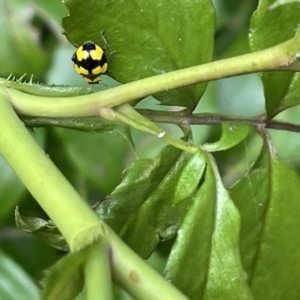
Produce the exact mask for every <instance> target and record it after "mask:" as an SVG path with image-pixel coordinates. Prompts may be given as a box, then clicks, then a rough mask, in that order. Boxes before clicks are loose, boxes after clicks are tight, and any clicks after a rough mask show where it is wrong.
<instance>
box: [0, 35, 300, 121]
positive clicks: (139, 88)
mask: <svg viewBox="0 0 300 300" xmlns="http://www.w3.org/2000/svg"><path fill="white" fill-rule="evenodd" d="M298 31H300V30H298ZM298 31H297V33H296V36H295V37H294V38H292V39H290V40H288V41H286V42H284V43H282V44H279V45H277V46H274V47H271V48H268V49H266V50H262V51H257V52H253V53H249V54H245V55H241V56H238V57H233V58H228V59H224V60H219V61H214V62H210V63H207V64H203V65H200V66H195V67H190V68H186V69H182V70H178V71H173V72H169V73H165V74H161V75H157V76H153V77H149V78H145V79H141V80H138V81H134V82H131V83H127V84H124V85H121V86H118V87H115V88H111V89H108V90H105V91H101V92H97V93H93V94H89V95H82V96H75V97H72V99H71V100H70V99H69V97H45V96H37V95H35V96H34V95H30V94H26V93H22V92H20V91H18V90H15V89H11V88H8V87H7V86H5V81H1V84H0V86H1V87H2V88H3V89H5V90H6V92H7V94H8V95H9V97H10V101H11V103H12V105H13V107H14V109H15V110H16V111H17V112H18V114H19V115H23V116H43V117H88V116H98V115H99V110H100V109H101V108H112V107H114V106H118V105H121V104H124V103H127V102H129V101H131V100H135V99H140V98H144V97H146V96H149V95H153V94H156V93H159V92H163V91H167V90H169V89H175V88H179V87H183V86H188V85H193V84H196V83H201V82H208V81H212V80H216V79H220V78H226V77H231V76H236V75H240V74H248V73H255V72H261V71H271V70H285V69H293V68H296V69H297V68H298V69H299V66H298V65H297V62H296V59H297V57H298V56H299V55H298V54H299V52H300V39H299V37H298V35H300V33H299V32H298ZM183 105H184V103H183Z"/></svg>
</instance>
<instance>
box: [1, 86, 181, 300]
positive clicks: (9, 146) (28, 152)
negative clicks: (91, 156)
mask: <svg viewBox="0 0 300 300" xmlns="http://www.w3.org/2000/svg"><path fill="white" fill-rule="evenodd" d="M0 128H1V130H2V134H1V139H0V153H1V154H2V155H3V157H4V158H5V159H6V161H7V162H8V163H9V164H10V166H11V167H12V169H13V170H14V171H15V173H16V174H17V175H18V176H19V178H20V179H21V180H22V182H23V183H24V185H25V186H26V187H27V189H28V190H29V191H30V192H31V194H32V195H33V197H34V198H35V199H36V200H37V201H38V203H39V204H40V205H41V206H42V208H43V209H44V210H45V212H46V213H47V214H48V215H49V217H50V218H51V219H52V220H53V221H54V223H55V224H56V226H57V227H58V228H59V230H60V231H61V232H62V234H63V235H64V237H65V238H66V240H67V242H68V244H69V246H70V248H71V250H73V251H74V250H76V249H80V248H83V247H84V246H86V245H88V244H92V243H93V242H96V241H100V243H102V242H103V243H104V244H103V247H104V248H103V249H102V250H103V252H102V255H101V253H99V252H98V251H97V250H98V248H97V247H95V250H94V251H95V252H93V253H92V255H91V257H90V259H91V260H90V261H87V262H86V266H85V269H84V272H85V276H86V277H87V281H90V280H91V282H88V286H87V293H88V297H89V298H88V299H96V296H95V294H96V292H95V289H96V287H97V291H98V292H99V288H100V287H101V280H105V282H106V283H107V281H108V276H109V275H108V252H107V251H108V249H107V248H106V246H105V245H106V244H105V243H108V244H109V246H110V249H111V251H112V269H113V273H114V277H115V279H116V281H117V282H119V283H120V285H121V286H122V287H124V288H125V289H126V290H127V291H128V292H129V293H130V294H131V295H133V296H134V297H136V298H137V299H141V300H144V299H145V300H148V299H149V300H150V299H151V300H152V299H164V300H168V299H170V300H171V299H172V300H177V299H178V300H186V297H184V296H183V295H182V294H181V293H180V292H179V291H178V290H177V289H176V288H175V287H174V286H172V285H171V284H169V283H168V282H166V281H165V280H164V279H163V278H162V277H161V276H160V275H159V274H158V273H156V272H155V271H154V270H152V269H151V267H149V266H148V265H147V264H146V263H145V262H144V261H143V260H142V259H141V258H139V257H138V256H137V255H136V254H135V253H134V252H133V251H132V250H130V249H129V248H128V247H127V246H126V245H125V244H124V243H123V242H122V241H121V240H120V238H119V237H118V236H117V235H116V234H114V233H113V232H112V231H111V230H110V229H109V228H108V227H107V226H106V225H105V224H104V223H103V222H102V221H101V220H100V219H99V218H98V217H97V216H96V214H95V213H94V212H93V211H92V210H91V209H90V208H89V207H88V205H87V204H86V203H85V202H84V201H83V200H82V199H81V197H80V196H79V195H78V194H77V192H76V191H75V190H74V188H73V187H72V186H71V185H70V184H69V182H68V181H67V180H66V179H65V177H64V176H63V175H62V174H61V172H60V171H59V170H58V169H57V168H56V167H55V166H54V164H53V163H52V162H51V160H50V158H49V157H47V155H46V153H44V152H43V150H42V149H41V148H40V147H39V146H38V145H37V144H36V142H35V141H34V139H33V138H32V136H31V135H30V133H29V132H28V130H27V129H26V128H25V127H24V124H23V123H22V122H21V121H20V120H19V118H18V117H17V115H16V113H15V112H14V110H13V109H12V107H11V105H10V103H9V101H8V100H7V99H6V95H5V94H3V93H2V94H1V91H0ZM102 250H101V251H102ZM106 259H107V261H105V260H106ZM93 276H95V277H94V278H92V277H93ZM136 279H138V280H139V282H138V283H137V282H136ZM109 290H110V286H109V285H108V286H107V287H106V289H105V291H103V295H104V293H105V294H106V295H108V297H110V295H111V292H110V291H109ZM158 295H162V297H160V296H158ZM157 296H158V297H157ZM100 298H101V297H100ZM98 299H99V298H98ZM101 299H110V298H101Z"/></svg>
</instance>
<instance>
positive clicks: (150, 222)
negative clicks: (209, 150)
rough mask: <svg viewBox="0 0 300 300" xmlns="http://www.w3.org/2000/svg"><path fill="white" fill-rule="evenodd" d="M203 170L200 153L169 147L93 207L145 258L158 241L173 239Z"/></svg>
mask: <svg viewBox="0 0 300 300" xmlns="http://www.w3.org/2000/svg"><path fill="white" fill-rule="evenodd" d="M204 168H205V162H204V160H203V157H202V154H201V152H200V151H199V152H196V153H195V154H193V155H191V154H188V153H185V152H182V151H180V150H178V149H176V148H174V147H172V146H167V147H165V148H164V149H163V151H162V152H161V153H160V155H159V156H158V157H156V158H155V159H153V160H139V161H137V162H135V163H133V164H132V165H131V166H130V167H129V168H128V169H127V170H125V172H124V178H123V181H122V183H121V184H120V185H119V186H118V187H117V188H116V189H115V190H114V191H113V193H112V194H111V195H109V196H108V197H107V198H106V199H105V200H104V201H103V202H101V203H100V204H99V206H98V207H96V210H97V212H98V214H99V215H100V217H101V218H102V219H103V220H105V221H106V222H107V223H108V224H109V225H110V226H111V227H112V228H113V229H114V230H115V231H116V232H117V233H118V234H119V235H120V236H121V237H122V238H123V239H124V240H125V241H126V242H127V243H128V244H129V245H130V246H131V247H132V248H133V249H134V250H135V251H136V252H138V253H139V254H140V255H141V256H143V257H148V256H149V255H150V254H151V253H152V252H153V250H154V249H155V247H156V245H157V244H158V243H159V241H160V240H166V239H170V238H172V237H174V235H175V234H176V231H177V229H178V227H179V226H180V223H181V221H182V219H183V217H184V215H185V213H186V210H187V208H188V207H189V206H190V203H191V200H192V196H193V194H194V192H195V189H196V187H197V185H198V184H199V181H200V179H201V177H202V174H203V171H204Z"/></svg>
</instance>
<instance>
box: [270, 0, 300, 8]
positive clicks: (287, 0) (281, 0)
mask: <svg viewBox="0 0 300 300" xmlns="http://www.w3.org/2000/svg"><path fill="white" fill-rule="evenodd" d="M292 2H298V3H299V2H300V1H299V0H276V1H274V3H273V4H272V5H271V6H270V7H269V9H275V8H277V7H278V6H280V5H285V4H288V3H292Z"/></svg>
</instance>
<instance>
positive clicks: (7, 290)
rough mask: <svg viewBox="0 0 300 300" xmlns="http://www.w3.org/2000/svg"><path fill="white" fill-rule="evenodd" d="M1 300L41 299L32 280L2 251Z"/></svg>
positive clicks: (0, 253) (0, 270)
mask: <svg viewBox="0 0 300 300" xmlns="http://www.w3.org/2000/svg"><path fill="white" fill-rule="evenodd" d="M21 295H22V296H21ZM20 297H21V298H20ZM0 299H3V300H4V299H5V300H15V299H22V300H38V299H40V296H39V290H38V288H37V286H36V285H35V284H34V283H33V281H32V280H31V278H30V277H29V276H28V275H27V274H26V273H25V272H24V271H23V270H22V269H21V268H20V267H19V266H18V265H17V264H16V263H15V262H14V261H13V260H12V259H10V258H9V257H8V256H7V255H6V254H5V253H4V252H2V251H1V250H0Z"/></svg>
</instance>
